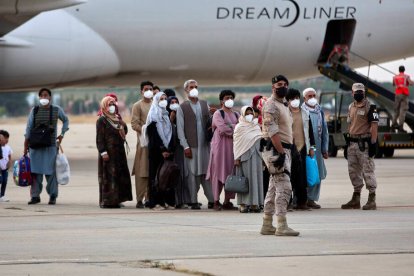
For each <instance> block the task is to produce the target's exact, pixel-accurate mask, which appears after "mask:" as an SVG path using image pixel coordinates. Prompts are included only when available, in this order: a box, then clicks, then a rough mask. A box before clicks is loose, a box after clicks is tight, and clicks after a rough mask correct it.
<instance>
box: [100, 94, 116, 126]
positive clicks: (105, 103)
mask: <svg viewBox="0 0 414 276" xmlns="http://www.w3.org/2000/svg"><path fill="white" fill-rule="evenodd" d="M111 103H113V104H115V106H116V101H115V99H114V98H113V97H111V96H106V97H104V98H103V99H102V101H101V109H100V113H101V114H102V115H101V116H105V118H106V120H107V121H108V122H110V123H111V125H112V126H113V127H114V128H116V129H120V128H121V124H120V122H119V118H118V116H117V115H116V114H115V113H114V114H111V113H109V105H110V104H111Z"/></svg>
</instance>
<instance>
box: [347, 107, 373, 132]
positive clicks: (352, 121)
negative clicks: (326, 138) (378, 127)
mask: <svg viewBox="0 0 414 276" xmlns="http://www.w3.org/2000/svg"><path fill="white" fill-rule="evenodd" d="M370 105H371V104H370V102H369V101H368V100H366V99H365V100H364V102H363V103H361V104H357V103H356V102H353V103H351V105H350V106H349V113H348V123H349V126H348V128H349V134H351V135H364V134H371V124H370V123H369V122H368V112H369V108H370Z"/></svg>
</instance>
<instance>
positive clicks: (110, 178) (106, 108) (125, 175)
mask: <svg viewBox="0 0 414 276" xmlns="http://www.w3.org/2000/svg"><path fill="white" fill-rule="evenodd" d="M100 111H101V114H102V115H101V116H99V118H98V120H97V122H96V147H97V148H98V151H99V158H98V181H99V206H100V207H101V208H120V207H121V206H122V205H121V203H122V202H124V201H130V200H132V189H131V178H130V176H129V175H130V174H129V169H128V162H127V158H126V153H125V148H124V144H125V137H126V133H127V132H128V128H127V126H126V124H125V122H123V121H122V120H121V119H120V118H119V117H118V116H117V115H116V101H115V99H114V98H113V97H111V96H106V97H104V98H103V99H102V101H101V110H100Z"/></svg>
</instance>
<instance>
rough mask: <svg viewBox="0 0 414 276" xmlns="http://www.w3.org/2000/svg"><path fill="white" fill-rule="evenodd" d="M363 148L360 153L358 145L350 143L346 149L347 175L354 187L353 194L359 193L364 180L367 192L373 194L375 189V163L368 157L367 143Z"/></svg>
mask: <svg viewBox="0 0 414 276" xmlns="http://www.w3.org/2000/svg"><path fill="white" fill-rule="evenodd" d="M365 146H366V149H365V151H361V150H360V149H359V147H358V143H354V142H351V143H350V145H349V147H348V173H349V178H350V179H351V182H352V186H354V192H358V193H359V192H361V190H362V188H363V187H364V180H365V185H366V188H367V190H369V192H370V193H373V192H375V190H376V189H377V179H376V177H375V163H374V158H370V157H369V156H368V143H365Z"/></svg>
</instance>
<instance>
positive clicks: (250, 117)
mask: <svg viewBox="0 0 414 276" xmlns="http://www.w3.org/2000/svg"><path fill="white" fill-rule="evenodd" d="M244 118H246V121H248V122H249V123H251V122H252V121H253V115H252V114H249V115H246V116H244Z"/></svg>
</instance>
